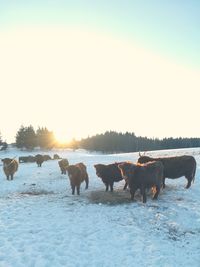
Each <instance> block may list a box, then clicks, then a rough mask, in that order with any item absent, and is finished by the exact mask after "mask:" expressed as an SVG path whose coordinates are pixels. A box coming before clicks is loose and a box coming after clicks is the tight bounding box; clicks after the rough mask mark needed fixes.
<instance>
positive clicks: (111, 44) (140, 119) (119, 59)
mask: <svg viewBox="0 0 200 267" xmlns="http://www.w3.org/2000/svg"><path fill="white" fill-rule="evenodd" d="M199 14H200V1H199V0H190V1H188V0H71V1H69V0H68V1H67V0H65V1H64V0H54V1H47V0H29V1H28V0H18V1H14V0H6V1H4V0H0V93H1V103H0V116H1V120H0V131H1V134H2V137H3V139H6V140H7V141H8V142H12V141H14V138H15V134H16V132H17V130H18V129H19V127H20V125H22V124H23V125H24V126H28V125H30V124H32V125H33V126H34V127H35V128H37V127H38V126H46V127H47V128H48V129H49V130H53V131H54V132H55V134H56V135H57V137H58V138H59V139H62V140H68V139H70V138H72V137H75V138H81V137H86V136H88V135H92V134H96V133H102V132H104V131H106V130H116V131H121V132H125V131H130V132H135V134H136V135H142V136H148V137H159V138H163V137H169V136H173V137H179V136H182V137H200V123H199V114H200V112H199V102H200V100H199V99H200V30H199V29H200V16H199Z"/></svg>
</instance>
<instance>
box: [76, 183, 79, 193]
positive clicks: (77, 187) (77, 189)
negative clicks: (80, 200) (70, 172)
mask: <svg viewBox="0 0 200 267" xmlns="http://www.w3.org/2000/svg"><path fill="white" fill-rule="evenodd" d="M76 192H77V195H80V185H77V186H76Z"/></svg>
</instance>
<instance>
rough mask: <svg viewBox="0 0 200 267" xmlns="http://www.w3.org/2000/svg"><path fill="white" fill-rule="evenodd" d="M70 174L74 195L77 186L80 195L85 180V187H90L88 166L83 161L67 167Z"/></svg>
mask: <svg viewBox="0 0 200 267" xmlns="http://www.w3.org/2000/svg"><path fill="white" fill-rule="evenodd" d="M67 172H68V176H69V179H70V184H71V188H72V195H74V193H75V188H76V192H77V195H80V185H81V183H82V182H83V181H85V183H86V187H85V189H87V188H88V184H89V178H88V174H87V169H86V166H85V165H84V164H83V163H77V164H75V165H69V166H68V167H67Z"/></svg>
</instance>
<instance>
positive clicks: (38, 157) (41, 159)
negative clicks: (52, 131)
mask: <svg viewBox="0 0 200 267" xmlns="http://www.w3.org/2000/svg"><path fill="white" fill-rule="evenodd" d="M35 161H36V163H37V165H38V167H42V163H43V162H44V157H43V155H41V154H37V155H36V156H35Z"/></svg>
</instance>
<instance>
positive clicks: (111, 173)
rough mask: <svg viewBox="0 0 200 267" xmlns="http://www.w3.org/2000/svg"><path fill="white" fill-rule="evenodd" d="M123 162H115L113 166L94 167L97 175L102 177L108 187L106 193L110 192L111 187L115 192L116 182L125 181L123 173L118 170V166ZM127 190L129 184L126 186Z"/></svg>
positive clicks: (100, 165) (98, 165)
mask: <svg viewBox="0 0 200 267" xmlns="http://www.w3.org/2000/svg"><path fill="white" fill-rule="evenodd" d="M120 163H122V162H115V163H112V164H108V165H104V164H96V165H94V167H95V169H96V175H97V176H98V177H100V178H101V179H102V181H103V183H104V184H105V186H106V191H108V189H109V187H110V191H111V192H112V191H113V184H114V182H119V181H121V180H123V177H122V175H121V172H120V170H119V168H118V165H119V164H120ZM126 188H127V183H125V185H124V190H125V189H126Z"/></svg>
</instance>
